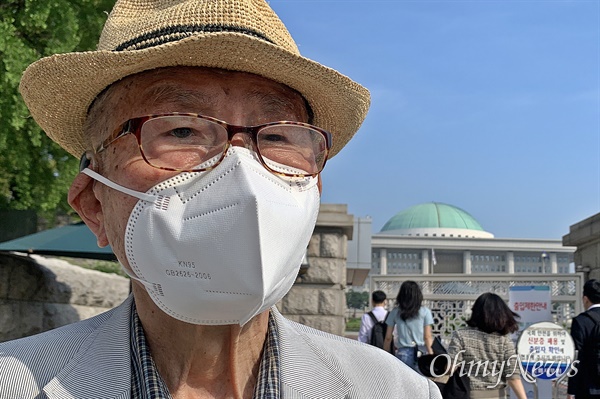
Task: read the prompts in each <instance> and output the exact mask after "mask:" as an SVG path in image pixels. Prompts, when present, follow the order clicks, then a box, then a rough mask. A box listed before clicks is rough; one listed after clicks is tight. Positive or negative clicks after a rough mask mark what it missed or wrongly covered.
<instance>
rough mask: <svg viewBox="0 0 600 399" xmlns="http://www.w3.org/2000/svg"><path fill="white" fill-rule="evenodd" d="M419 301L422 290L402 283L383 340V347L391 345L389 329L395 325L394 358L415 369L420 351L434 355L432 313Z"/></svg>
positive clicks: (410, 282)
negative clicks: (432, 347)
mask: <svg viewBox="0 0 600 399" xmlns="http://www.w3.org/2000/svg"><path fill="white" fill-rule="evenodd" d="M422 303H423V293H422V292H421V288H420V287H419V285H418V284H417V283H416V282H414V281H410V280H409V281H405V282H403V283H402V285H401V286H400V290H399V291H398V296H397V297H396V307H395V308H394V309H392V311H391V312H390V314H389V316H388V318H387V324H388V329H387V331H386V335H385V342H384V348H390V345H391V344H392V332H393V331H394V327H396V328H395V329H396V337H395V340H394V341H395V342H394V347H395V348H397V349H396V352H395V354H396V357H397V358H398V359H400V360H401V361H403V362H404V363H406V364H407V365H409V366H410V367H412V368H413V369H415V370H417V371H418V366H417V357H418V356H419V352H421V353H422V354H427V353H430V354H433V350H432V349H431V345H432V344H433V335H432V334H431V326H432V325H433V316H432V315H431V310H429V309H428V308H426V307H425V306H422Z"/></svg>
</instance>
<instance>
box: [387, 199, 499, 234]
mask: <svg viewBox="0 0 600 399" xmlns="http://www.w3.org/2000/svg"><path fill="white" fill-rule="evenodd" d="M381 233H394V234H401V235H425V236H429V235H432V236H438V235H439V236H452V237H454V236H457V237H493V235H492V234H491V233H488V232H486V231H485V230H483V228H482V227H481V225H480V224H479V222H478V221H477V220H475V218H474V217H473V216H471V215H470V214H469V213H468V212H466V211H464V210H462V209H460V208H458V207H455V206H453V205H448V204H442V203H439V202H429V203H425V204H420V205H415V206H412V207H410V208H408V209H405V210H404V211H401V212H399V213H397V214H396V215H395V216H394V217H392V218H391V219H390V220H388V222H387V223H386V224H385V225H384V226H383V228H382V229H381ZM461 233H462V234H461Z"/></svg>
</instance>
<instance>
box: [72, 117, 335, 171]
mask: <svg viewBox="0 0 600 399" xmlns="http://www.w3.org/2000/svg"><path fill="white" fill-rule="evenodd" d="M164 116H191V117H195V118H200V119H204V120H208V121H210V122H213V123H216V124H218V125H220V126H222V127H223V128H225V130H226V131H227V145H226V146H225V148H224V149H223V151H222V152H221V157H220V158H219V159H218V160H217V161H216V162H215V163H214V164H212V165H211V166H208V167H206V168H192V169H176V168H167V167H163V166H156V165H152V164H151V163H150V161H148V159H147V158H146V154H144V150H143V148H142V126H143V125H144V123H146V122H147V121H149V120H151V119H155V118H159V117H164ZM275 125H293V126H302V127H306V128H309V129H312V130H315V131H317V132H319V133H321V134H322V135H323V136H324V137H325V159H324V160H323V165H322V166H321V169H320V170H319V171H318V172H316V173H307V174H293V173H284V172H280V171H276V170H273V169H271V168H270V167H269V166H268V165H267V164H266V162H265V161H264V160H263V157H262V154H261V153H260V149H259V148H258V142H257V137H258V133H259V132H260V131H261V130H262V129H264V128H267V127H269V126H275ZM237 133H247V134H249V136H250V138H251V139H252V143H253V144H254V148H255V149H256V153H257V154H258V159H259V160H260V163H261V164H262V165H263V166H264V167H265V168H266V169H267V170H268V171H270V172H271V173H274V174H277V175H282V176H289V177H307V176H312V177H314V176H317V175H318V174H319V173H321V172H322V171H323V169H324V168H325V164H326V163H327V159H328V158H329V151H330V150H331V146H332V141H333V138H332V135H331V133H329V132H328V131H327V130H324V129H321V128H320V127H317V126H314V125H311V124H309V123H305V122H296V121H275V122H268V123H264V124H260V125H254V126H241V125H232V124H229V123H227V122H225V121H222V120H220V119H217V118H213V117H212V116H206V115H201V114H195V113H185V112H168V113H162V114H152V115H146V116H140V117H137V118H131V119H129V120H127V121H125V122H124V123H122V124H121V125H119V127H117V128H116V129H115V130H114V131H113V133H112V134H111V135H110V136H109V137H108V138H107V139H106V140H104V141H103V142H102V143H101V144H100V145H99V146H98V147H97V148H96V149H94V151H93V153H94V154H99V153H101V152H102V151H104V150H106V149H107V148H108V147H109V146H110V145H111V144H113V143H114V142H115V141H117V140H119V139H120V138H122V137H125V136H127V135H128V134H132V135H133V136H134V137H135V138H136V141H137V144H138V149H139V151H140V154H141V155H142V158H143V159H144V162H146V163H147V164H148V165H150V166H151V167H153V168H156V169H161V170H167V171H171V172H204V171H208V170H212V169H214V168H215V167H217V166H218V165H219V164H220V163H221V162H222V161H223V159H224V158H225V154H226V153H227V150H228V149H229V147H230V146H231V140H232V139H233V136H234V135H236V134H237ZM90 159H91V155H90V154H89V151H86V152H84V153H83V155H82V157H81V159H80V162H79V170H80V171H82V170H83V169H85V168H86V167H88V165H89V163H90Z"/></svg>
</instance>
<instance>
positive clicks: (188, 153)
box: [140, 115, 327, 175]
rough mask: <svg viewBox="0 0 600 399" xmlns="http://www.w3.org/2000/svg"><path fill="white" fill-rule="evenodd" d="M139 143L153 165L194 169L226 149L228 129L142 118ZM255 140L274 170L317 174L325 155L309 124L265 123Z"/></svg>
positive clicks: (177, 118) (180, 118)
mask: <svg viewBox="0 0 600 399" xmlns="http://www.w3.org/2000/svg"><path fill="white" fill-rule="evenodd" d="M140 144H141V148H142V151H143V153H144V156H145V158H146V160H147V161H148V163H150V164H151V165H152V166H156V167H159V168H171V169H177V170H194V169H195V168H198V166H199V165H200V164H203V163H205V162H206V161H208V160H211V159H213V158H215V157H219V156H220V155H222V154H223V153H224V152H225V150H226V149H227V146H228V134H227V129H226V128H225V126H223V125H220V124H219V123H216V122H213V121H211V120H208V119H203V118H200V117H195V116H188V115H167V116H159V117H156V118H151V119H148V120H147V121H146V122H144V124H143V125H142V127H141V132H140ZM256 145H257V147H258V152H259V155H260V156H261V159H262V161H263V163H264V164H265V165H266V166H267V168H268V169H271V170H272V171H274V172H276V173H283V174H288V175H294V174H316V173H319V172H320V171H321V170H322V168H323V165H324V163H325V160H326V154H327V143H326V139H325V137H324V135H323V134H322V133H321V132H319V131H317V130H314V129H311V128H310V127H307V126H300V125H294V124H276V125H271V126H266V127H263V128H262V129H260V130H259V132H258V134H257V136H256ZM216 159H219V158H216Z"/></svg>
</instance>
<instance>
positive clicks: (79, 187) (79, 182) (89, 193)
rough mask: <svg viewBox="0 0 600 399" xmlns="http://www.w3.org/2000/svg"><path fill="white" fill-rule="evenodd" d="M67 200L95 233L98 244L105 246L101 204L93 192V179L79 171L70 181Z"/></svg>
mask: <svg viewBox="0 0 600 399" xmlns="http://www.w3.org/2000/svg"><path fill="white" fill-rule="evenodd" d="M67 200H68V202H69V205H71V207H72V208H73V209H75V211H76V212H77V213H78V214H79V216H80V217H81V219H82V220H83V221H84V223H85V224H86V225H87V226H88V227H89V228H90V230H91V231H92V233H94V234H95V235H96V238H97V239H98V246H99V247H105V246H107V245H108V238H107V237H106V231H105V226H104V214H103V212H102V204H101V203H100V201H98V198H97V197H96V194H95V193H94V179H92V178H91V177H90V176H88V175H86V174H85V173H79V174H78V175H77V176H76V177H75V179H74V180H73V183H71V188H70V189H69V195H68V198H67Z"/></svg>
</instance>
